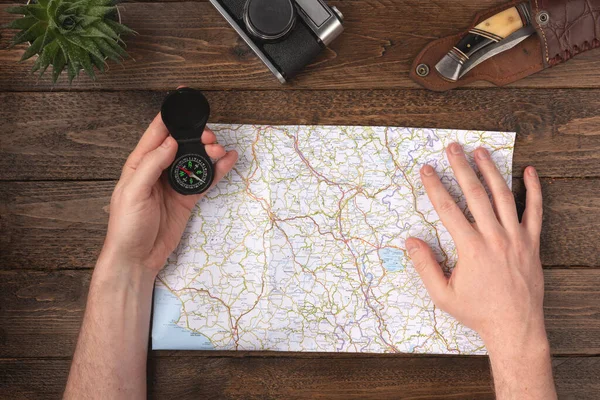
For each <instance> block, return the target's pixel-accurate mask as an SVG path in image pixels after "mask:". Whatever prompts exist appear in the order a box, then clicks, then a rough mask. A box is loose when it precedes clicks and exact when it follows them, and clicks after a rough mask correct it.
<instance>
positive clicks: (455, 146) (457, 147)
mask: <svg viewBox="0 0 600 400" xmlns="http://www.w3.org/2000/svg"><path fill="white" fill-rule="evenodd" d="M450 152H451V153H452V154H456V155H458V154H461V153H462V147H461V145H460V144H458V143H452V144H451V145H450Z"/></svg>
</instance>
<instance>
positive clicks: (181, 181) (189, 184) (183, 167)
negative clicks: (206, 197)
mask: <svg viewBox="0 0 600 400" xmlns="http://www.w3.org/2000/svg"><path fill="white" fill-rule="evenodd" d="M169 175H170V176H169V177H170V179H171V182H172V184H173V187H174V189H175V190H177V191H178V192H179V193H182V194H198V193H202V192H204V191H206V190H207V189H208V188H209V187H210V184H211V183H212V180H213V166H212V163H211V162H210V159H207V158H206V157H204V156H201V155H199V154H186V155H184V156H182V157H179V158H178V159H177V160H176V161H175V162H174V163H173V164H172V166H171V171H169Z"/></svg>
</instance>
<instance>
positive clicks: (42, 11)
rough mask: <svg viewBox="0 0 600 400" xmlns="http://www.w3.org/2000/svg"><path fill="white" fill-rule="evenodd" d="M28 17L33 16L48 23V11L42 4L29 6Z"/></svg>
mask: <svg viewBox="0 0 600 400" xmlns="http://www.w3.org/2000/svg"><path fill="white" fill-rule="evenodd" d="M26 7H27V13H28V14H27V15H32V16H34V17H35V18H37V19H39V20H40V21H48V9H47V8H46V7H44V6H42V5H41V4H28V5H27V6H26Z"/></svg>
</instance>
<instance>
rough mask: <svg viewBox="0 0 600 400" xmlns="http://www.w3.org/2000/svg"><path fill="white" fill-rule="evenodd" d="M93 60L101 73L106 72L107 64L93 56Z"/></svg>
mask: <svg viewBox="0 0 600 400" xmlns="http://www.w3.org/2000/svg"><path fill="white" fill-rule="evenodd" d="M91 59H92V63H94V65H95V66H96V68H98V70H99V71H100V72H104V70H105V69H106V66H105V64H106V63H105V62H104V60H103V59H101V58H98V57H96V56H95V55H93V54H92V56H91Z"/></svg>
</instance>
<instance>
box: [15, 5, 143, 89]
mask: <svg viewBox="0 0 600 400" xmlns="http://www.w3.org/2000/svg"><path fill="white" fill-rule="evenodd" d="M5 10H6V11H7V12H9V13H12V14H16V15H22V16H23V17H22V18H16V19H14V20H13V21H12V22H10V23H9V24H7V25H6V27H9V28H11V29H17V30H18V32H17V33H16V34H15V36H14V37H13V39H12V42H11V46H14V45H17V44H20V43H25V42H29V47H27V49H25V51H24V53H23V56H22V57H21V60H23V61H24V60H27V59H30V58H32V57H33V56H35V55H38V57H37V58H36V59H35V61H34V62H33V64H32V71H33V72H36V71H39V73H40V76H41V75H42V74H44V72H45V71H46V70H47V68H48V67H49V66H50V65H52V81H53V82H57V80H58V78H59V77H60V75H61V73H62V72H64V71H65V70H66V73H67V75H68V79H69V83H71V82H72V81H73V79H75V78H76V77H77V76H78V75H79V71H80V70H81V69H83V70H84V71H85V72H86V74H87V75H89V76H90V77H91V78H92V79H94V78H95V74H96V72H95V69H98V71H101V72H104V71H105V69H106V60H107V59H110V60H113V61H115V62H118V63H121V61H122V60H123V58H124V57H127V52H126V51H125V49H124V48H123V46H124V45H125V43H124V42H123V40H122V36H124V35H130V34H135V32H134V31H133V30H132V29H129V28H128V27H126V26H125V25H122V24H120V23H119V22H117V20H116V19H117V15H118V11H117V7H116V6H115V3H114V0H33V1H32V2H31V3H30V4H28V5H25V6H17V7H8V8H6V9H5Z"/></svg>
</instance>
